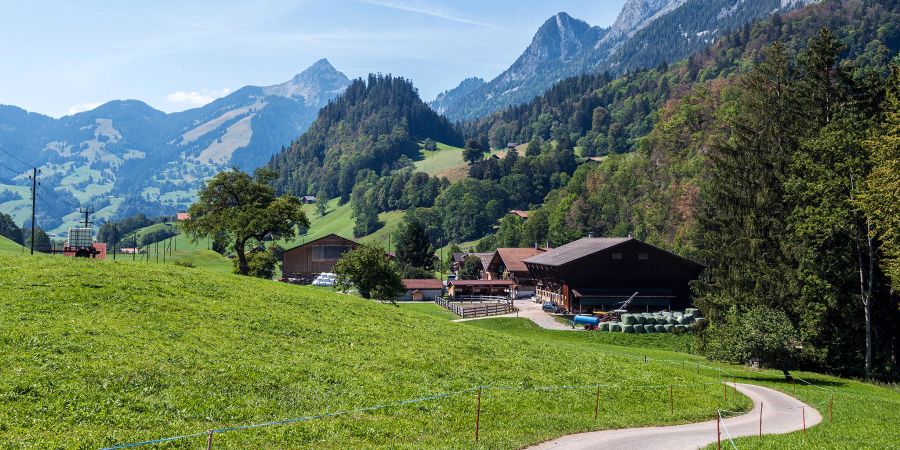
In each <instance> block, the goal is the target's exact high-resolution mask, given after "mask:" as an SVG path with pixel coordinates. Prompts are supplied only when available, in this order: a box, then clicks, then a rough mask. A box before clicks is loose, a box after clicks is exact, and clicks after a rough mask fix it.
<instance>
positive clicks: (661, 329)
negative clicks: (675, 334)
mask: <svg viewBox="0 0 900 450" xmlns="http://www.w3.org/2000/svg"><path fill="white" fill-rule="evenodd" d="M670 326H671V325H657V326H656V332H657V333H665V332H666V331H668V330H666V327H670Z"/></svg>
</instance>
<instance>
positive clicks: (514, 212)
mask: <svg viewBox="0 0 900 450" xmlns="http://www.w3.org/2000/svg"><path fill="white" fill-rule="evenodd" d="M509 213H510V214H511V215H513V216H519V217H520V218H522V219H527V218H528V211H522V210H521V209H513V210H511V211H510V212H509Z"/></svg>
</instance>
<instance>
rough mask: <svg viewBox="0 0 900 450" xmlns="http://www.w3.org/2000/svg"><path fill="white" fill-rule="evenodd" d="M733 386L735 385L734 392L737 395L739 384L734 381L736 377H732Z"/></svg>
mask: <svg viewBox="0 0 900 450" xmlns="http://www.w3.org/2000/svg"><path fill="white" fill-rule="evenodd" d="M731 384H732V385H734V392H735V395H737V382H736V381H734V377H731Z"/></svg>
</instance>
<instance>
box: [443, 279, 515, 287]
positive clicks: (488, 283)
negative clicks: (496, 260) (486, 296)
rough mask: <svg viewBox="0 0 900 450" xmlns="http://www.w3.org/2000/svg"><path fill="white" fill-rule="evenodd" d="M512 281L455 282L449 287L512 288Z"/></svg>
mask: <svg viewBox="0 0 900 450" xmlns="http://www.w3.org/2000/svg"><path fill="white" fill-rule="evenodd" d="M513 284H515V283H513V282H512V281H510V280H454V281H451V282H449V283H447V285H448V286H512V285H513Z"/></svg>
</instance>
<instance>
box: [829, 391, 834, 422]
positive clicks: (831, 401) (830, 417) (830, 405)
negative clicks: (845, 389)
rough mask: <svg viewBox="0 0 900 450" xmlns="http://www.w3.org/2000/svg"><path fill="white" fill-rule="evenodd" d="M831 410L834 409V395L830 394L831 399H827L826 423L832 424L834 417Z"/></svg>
mask: <svg viewBox="0 0 900 450" xmlns="http://www.w3.org/2000/svg"><path fill="white" fill-rule="evenodd" d="M833 409H834V394H831V398H830V399H828V422H834V417H833V416H832V415H831V413H832V410H833Z"/></svg>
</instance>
